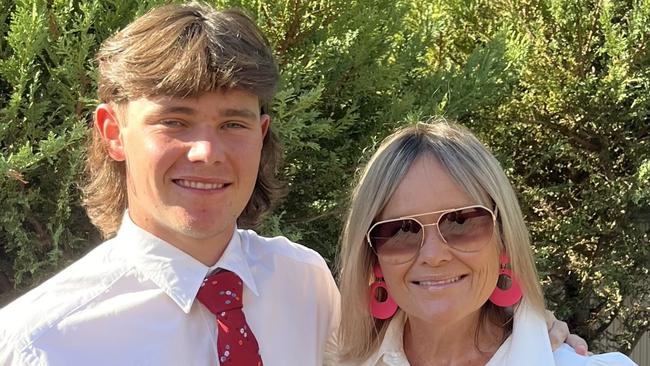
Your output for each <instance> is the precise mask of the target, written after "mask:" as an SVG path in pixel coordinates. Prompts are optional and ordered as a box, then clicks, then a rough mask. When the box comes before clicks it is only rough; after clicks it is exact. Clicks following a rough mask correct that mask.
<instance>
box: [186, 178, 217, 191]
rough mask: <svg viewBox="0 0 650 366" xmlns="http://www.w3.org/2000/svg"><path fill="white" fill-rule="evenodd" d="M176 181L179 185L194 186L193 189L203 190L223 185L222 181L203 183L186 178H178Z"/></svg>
mask: <svg viewBox="0 0 650 366" xmlns="http://www.w3.org/2000/svg"><path fill="white" fill-rule="evenodd" d="M176 182H177V183H178V185H180V186H181V187H186V188H194V189H205V190H209V189H219V188H223V186H224V184H223V183H203V182H195V181H193V180H187V179H179V180H177V181H176Z"/></svg>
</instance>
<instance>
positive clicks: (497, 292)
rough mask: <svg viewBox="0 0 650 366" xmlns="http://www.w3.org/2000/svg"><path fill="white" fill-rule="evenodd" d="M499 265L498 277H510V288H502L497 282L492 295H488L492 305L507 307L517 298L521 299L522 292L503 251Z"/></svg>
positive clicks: (515, 301) (516, 300)
mask: <svg viewBox="0 0 650 366" xmlns="http://www.w3.org/2000/svg"><path fill="white" fill-rule="evenodd" d="M499 265H500V266H501V269H499V277H501V276H506V277H508V278H509V279H510V288H507V289H505V290H502V289H500V288H499V285H498V284H497V286H496V287H495V288H494V291H493V292H492V295H490V301H492V303H493V304H494V305H497V306H501V307H504V308H507V307H510V306H512V305H514V304H516V303H518V302H519V300H521V297H522V296H523V293H522V292H521V286H519V281H517V278H516V277H515V275H514V273H512V270H511V269H510V268H509V265H510V257H508V254H506V253H505V252H502V253H501V258H500V260H499Z"/></svg>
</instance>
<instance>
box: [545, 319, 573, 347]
mask: <svg viewBox="0 0 650 366" xmlns="http://www.w3.org/2000/svg"><path fill="white" fill-rule="evenodd" d="M548 336H549V338H550V340H551V348H552V349H553V350H554V351H555V350H556V349H557V348H558V347H560V346H561V345H562V343H564V341H565V340H566V339H567V338H568V337H569V326H568V325H567V324H566V323H565V322H563V321H561V320H556V321H554V322H553V325H552V326H551V329H549V331H548Z"/></svg>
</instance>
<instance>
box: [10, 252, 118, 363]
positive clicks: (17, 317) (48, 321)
mask: <svg viewBox="0 0 650 366" xmlns="http://www.w3.org/2000/svg"><path fill="white" fill-rule="evenodd" d="M113 244H114V243H113V242H112V241H111V240H109V241H106V242H104V243H102V244H100V245H98V246H97V247H96V248H94V249H93V250H91V251H90V252H89V253H88V254H86V255H85V256H83V257H82V258H81V259H79V260H77V261H76V262H74V263H72V264H71V265H70V266H68V267H66V268H65V269H63V270H62V271H61V272H59V273H57V274H56V275H54V276H53V277H52V278H50V279H49V280H47V281H45V282H44V283H42V284H40V285H39V286H37V287H35V288H34V289H32V290H30V291H28V292H27V293H26V294H24V295H22V296H20V297H19V298H17V299H16V300H14V301H13V302H11V303H9V304H8V305H6V306H5V307H3V308H2V309H0V324H2V327H0V339H2V343H3V344H2V345H0V348H6V349H4V350H0V351H1V352H0V356H1V353H2V352H7V351H9V349H8V348H11V349H13V350H14V351H16V350H20V349H23V348H24V347H27V346H29V344H31V342H33V341H34V340H35V339H37V338H38V337H39V336H40V334H42V333H43V332H46V331H47V330H48V329H49V328H51V327H53V326H55V325H56V324H57V323H58V322H59V321H60V320H61V319H63V318H65V317H66V316H67V315H68V314H69V313H70V312H72V311H74V310H75V309H77V308H79V307H81V306H83V305H84V304H86V303H88V302H89V301H91V300H92V299H93V298H94V297H95V296H97V295H99V294H101V293H103V292H104V291H105V290H106V289H107V288H108V287H110V285H111V284H112V283H113V282H114V281H116V280H117V279H118V278H119V277H121V276H122V275H123V274H124V271H125V270H126V266H125V265H124V262H123V261H115V260H114V259H117V258H112V257H113V256H114V255H115V253H114V248H113ZM1 359H2V357H0V360H1Z"/></svg>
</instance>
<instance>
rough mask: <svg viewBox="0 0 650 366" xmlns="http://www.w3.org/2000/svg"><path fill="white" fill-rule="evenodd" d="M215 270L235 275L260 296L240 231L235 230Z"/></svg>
mask: <svg viewBox="0 0 650 366" xmlns="http://www.w3.org/2000/svg"><path fill="white" fill-rule="evenodd" d="M211 268H214V269H217V268H222V269H227V270H229V271H230V272H233V273H235V274H236V275H237V276H239V278H241V279H242V281H244V284H245V285H246V287H248V289H249V290H251V292H252V293H253V294H255V296H259V293H258V291H257V285H256V284H255V279H254V277H253V272H252V270H251V266H250V263H249V261H248V255H247V254H246V252H245V251H244V248H243V246H242V240H241V234H240V232H239V230H235V232H234V233H233V235H232V238H231V239H230V242H229V243H228V246H227V247H226V250H225V251H224V252H223V254H222V255H221V258H219V260H218V261H217V264H215V265H214V266H213V267H211Z"/></svg>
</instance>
